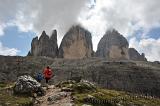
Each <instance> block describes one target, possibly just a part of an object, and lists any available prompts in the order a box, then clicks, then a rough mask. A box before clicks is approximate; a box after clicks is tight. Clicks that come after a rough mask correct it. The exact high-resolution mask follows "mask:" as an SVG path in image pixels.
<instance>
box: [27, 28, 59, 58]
mask: <svg viewBox="0 0 160 106" xmlns="http://www.w3.org/2000/svg"><path fill="white" fill-rule="evenodd" d="M57 55H58V45H57V31H56V30H54V31H53V33H52V35H51V37H49V36H48V35H47V34H46V33H45V31H43V32H42V35H41V36H40V38H39V39H38V37H35V38H33V40H32V43H31V51H29V53H28V56H47V57H53V58H55V57H57Z"/></svg>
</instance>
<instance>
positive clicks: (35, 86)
mask: <svg viewBox="0 0 160 106" xmlns="http://www.w3.org/2000/svg"><path fill="white" fill-rule="evenodd" d="M13 89H14V93H15V94H26V95H30V96H32V95H33V94H34V93H37V94H40V93H41V95H44V91H43V89H42V88H41V84H40V83H39V82H37V81H36V80H35V79H33V78H32V77H31V76H29V75H24V76H20V77H18V79H17V81H16V84H15V86H14V88H13Z"/></svg>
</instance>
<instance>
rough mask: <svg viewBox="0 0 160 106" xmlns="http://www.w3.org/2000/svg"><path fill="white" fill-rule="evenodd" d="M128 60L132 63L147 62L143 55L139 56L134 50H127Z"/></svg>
mask: <svg viewBox="0 0 160 106" xmlns="http://www.w3.org/2000/svg"><path fill="white" fill-rule="evenodd" d="M128 53H129V58H130V60H134V61H147V59H146V58H145V54H144V53H142V54H139V53H138V51H137V50H136V49H135V48H129V50H128Z"/></svg>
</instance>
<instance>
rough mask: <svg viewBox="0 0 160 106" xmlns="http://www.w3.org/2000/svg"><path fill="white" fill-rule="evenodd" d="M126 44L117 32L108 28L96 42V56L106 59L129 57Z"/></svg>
mask: <svg viewBox="0 0 160 106" xmlns="http://www.w3.org/2000/svg"><path fill="white" fill-rule="evenodd" d="M128 46H129V44H128V41H127V40H126V38H124V37H123V36H122V35H121V34H120V33H119V32H117V31H116V30H114V29H113V30H108V31H107V32H106V34H105V35H104V36H103V38H102V39H101V40H100V42H99V44H98V48H97V52H96V56H97V57H102V58H104V57H105V58H106V59H108V60H124V59H129V55H128Z"/></svg>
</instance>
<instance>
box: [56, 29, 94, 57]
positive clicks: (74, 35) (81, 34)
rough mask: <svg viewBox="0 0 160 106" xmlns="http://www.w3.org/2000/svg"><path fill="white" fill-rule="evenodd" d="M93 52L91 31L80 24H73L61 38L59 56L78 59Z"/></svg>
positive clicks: (89, 55)
mask: <svg viewBox="0 0 160 106" xmlns="http://www.w3.org/2000/svg"><path fill="white" fill-rule="evenodd" d="M92 54H93V47H92V37H91V33H90V32H88V31H87V30H85V29H84V28H82V27H80V26H73V27H72V28H71V29H70V30H69V31H68V32H67V33H66V34H65V36H64V38H63V39H62V42H61V45H60V48H59V57H61V58H66V59H80V58H87V57H91V56H92Z"/></svg>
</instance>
